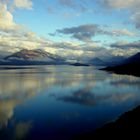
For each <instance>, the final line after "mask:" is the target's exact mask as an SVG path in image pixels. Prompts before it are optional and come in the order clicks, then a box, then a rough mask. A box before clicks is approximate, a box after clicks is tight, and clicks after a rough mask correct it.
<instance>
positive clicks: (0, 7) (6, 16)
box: [0, 3, 20, 31]
mask: <svg viewBox="0 0 140 140" xmlns="http://www.w3.org/2000/svg"><path fill="white" fill-rule="evenodd" d="M18 28H20V26H19V25H17V24H16V23H14V21H13V15H12V14H11V13H10V12H9V11H8V10H7V5H6V4H3V3H0V30H5V31H8V30H16V29H18Z"/></svg>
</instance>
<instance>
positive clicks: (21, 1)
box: [0, 0, 46, 52]
mask: <svg viewBox="0 0 140 140" xmlns="http://www.w3.org/2000/svg"><path fill="white" fill-rule="evenodd" d="M13 5H15V6H16V7H17V8H25V9H31V6H32V4H31V1H30V0H14V1H13ZM45 42H46V40H45V39H42V38H41V37H39V36H37V35H36V34H35V33H34V32H31V31H30V30H28V29H27V28H26V27H24V26H22V25H20V24H17V23H15V21H14V18H13V15H12V13H11V12H10V4H9V3H8V0H7V1H0V51H4V50H5V49H6V50H7V51H9V52H14V51H19V50H21V49H35V48H39V47H41V46H42V44H44V43H45Z"/></svg>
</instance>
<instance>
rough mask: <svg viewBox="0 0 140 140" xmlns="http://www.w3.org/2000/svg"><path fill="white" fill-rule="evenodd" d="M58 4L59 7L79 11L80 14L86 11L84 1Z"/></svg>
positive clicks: (67, 0)
mask: <svg viewBox="0 0 140 140" xmlns="http://www.w3.org/2000/svg"><path fill="white" fill-rule="evenodd" d="M58 3H59V4H60V5H61V6H64V7H68V8H72V9H74V10H79V11H81V12H84V11H86V10H87V8H86V6H85V3H86V1H84V2H83V3H81V2H78V1H77V0H58Z"/></svg>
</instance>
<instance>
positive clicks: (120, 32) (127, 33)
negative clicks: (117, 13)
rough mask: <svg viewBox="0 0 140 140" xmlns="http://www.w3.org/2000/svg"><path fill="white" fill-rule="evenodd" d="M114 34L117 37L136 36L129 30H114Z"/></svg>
mask: <svg viewBox="0 0 140 140" xmlns="http://www.w3.org/2000/svg"><path fill="white" fill-rule="evenodd" d="M112 33H113V34H114V35H116V36H135V35H136V33H134V32H131V31H129V30H128V29H118V30H112Z"/></svg>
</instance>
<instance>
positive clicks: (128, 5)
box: [101, 0, 140, 28]
mask: <svg viewBox="0 0 140 140" xmlns="http://www.w3.org/2000/svg"><path fill="white" fill-rule="evenodd" d="M101 1H102V2H103V3H104V5H105V6H106V7H107V8H111V9H118V10H128V11H129V12H131V19H132V22H133V23H134V24H135V26H136V27H137V28H140V8H139V7H140V0H125V1H123V0H101Z"/></svg>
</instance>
